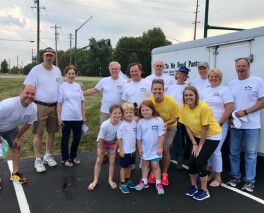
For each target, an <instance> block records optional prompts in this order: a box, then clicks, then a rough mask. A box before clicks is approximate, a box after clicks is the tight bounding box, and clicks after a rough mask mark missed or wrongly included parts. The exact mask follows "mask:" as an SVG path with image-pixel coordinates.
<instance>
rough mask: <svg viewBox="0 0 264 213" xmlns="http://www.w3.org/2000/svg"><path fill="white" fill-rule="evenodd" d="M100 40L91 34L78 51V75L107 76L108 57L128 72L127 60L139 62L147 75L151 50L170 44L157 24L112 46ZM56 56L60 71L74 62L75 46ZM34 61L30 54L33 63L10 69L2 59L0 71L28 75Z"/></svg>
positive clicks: (61, 51)
mask: <svg viewBox="0 0 264 213" xmlns="http://www.w3.org/2000/svg"><path fill="white" fill-rule="evenodd" d="M103 41H105V42H102V40H100V41H96V39H95V38H91V39H90V40H89V44H88V45H87V48H85V49H79V50H78V51H77V61H76V67H77V70H78V74H79V75H80V76H97V77H98V76H100V77H106V76H109V69H108V65H109V63H110V62H111V61H118V62H119V63H120V64H121V70H122V71H123V72H124V73H125V74H127V75H129V70H128V65H129V64H130V63H133V62H137V63H141V64H142V66H143V73H142V75H143V76H147V75H149V74H150V73H151V50H152V49H153V48H156V47H161V46H166V45H170V44H171V42H170V41H168V40H166V36H165V34H164V33H163V31H162V30H161V29H160V28H153V29H150V30H148V31H147V32H144V33H143V34H142V36H140V37H122V38H120V39H119V40H118V42H117V45H116V48H115V49H113V48H112V45H111V42H110V40H109V39H105V40H103ZM42 54H43V50H40V55H42ZM70 56H71V59H70ZM57 57H58V66H59V68H60V69H61V70H62V71H63V70H64V69H65V67H66V66H68V65H69V64H70V61H71V62H72V64H73V62H74V49H68V50H66V51H63V50H59V51H58V52H57ZM35 65H36V57H33V63H30V64H27V65H25V66H24V67H22V68H18V67H16V66H15V67H13V68H11V69H10V70H9V69H8V63H7V61H6V59H5V60H4V61H2V62H1V73H10V74H19V73H20V74H25V75H27V74H28V73H29V71H30V70H31V69H32V67H34V66H35Z"/></svg>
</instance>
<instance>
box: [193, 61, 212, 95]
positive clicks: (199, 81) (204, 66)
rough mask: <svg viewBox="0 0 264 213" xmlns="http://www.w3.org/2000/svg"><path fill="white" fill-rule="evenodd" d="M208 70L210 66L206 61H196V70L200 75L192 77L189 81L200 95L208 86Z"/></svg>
mask: <svg viewBox="0 0 264 213" xmlns="http://www.w3.org/2000/svg"><path fill="white" fill-rule="evenodd" d="M209 70H210V67H209V64H208V63H207V62H206V61H200V62H199V63H198V72H199V75H200V77H198V78H196V79H194V80H193V81H192V82H191V86H194V87H195V88H196V89H197V91H198V93H199V95H201V93H202V91H203V90H204V89H205V88H207V87H210V83H209V81H208V78H207V74H208V72H209Z"/></svg>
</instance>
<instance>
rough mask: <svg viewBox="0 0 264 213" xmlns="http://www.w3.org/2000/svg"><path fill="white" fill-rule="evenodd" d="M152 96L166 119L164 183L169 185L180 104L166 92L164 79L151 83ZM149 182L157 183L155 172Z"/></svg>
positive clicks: (155, 104)
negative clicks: (171, 151)
mask: <svg viewBox="0 0 264 213" xmlns="http://www.w3.org/2000/svg"><path fill="white" fill-rule="evenodd" d="M151 92H152V96H151V97H150V98H149V100H150V101H151V102H152V103H153V104H154V106H155V108H156V110H157V111H158V112H159V114H160V117H161V118H162V120H163V121H164V125H165V128H167V132H166V136H165V140H164V144H163V157H162V175H161V177H162V178H161V183H162V185H166V186H167V185H169V179H168V168H169V165H170V160H171V157H170V147H171V144H172V141H173V139H174V136H175V133H176V130H177V119H178V117H179V106H178V104H177V102H176V101H175V100H174V99H173V98H172V97H171V96H168V95H165V94H164V81H163V80H162V79H155V80H153V81H152V85H151ZM148 182H149V183H155V176H154V174H153V172H151V173H150V176H149V180H148Z"/></svg>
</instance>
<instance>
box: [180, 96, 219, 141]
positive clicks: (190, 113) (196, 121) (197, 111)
mask: <svg viewBox="0 0 264 213" xmlns="http://www.w3.org/2000/svg"><path fill="white" fill-rule="evenodd" d="M179 121H180V122H181V123H183V124H184V125H185V126H188V127H189V128H190V130H191V131H192V132H193V135H194V136H198V137H201V136H202V128H203V126H205V125H208V124H209V125H210V126H209V132H208V136H212V135H215V134H218V133H221V132H222V129H221V127H220V125H219V124H218V123H217V121H216V120H215V119H214V116H213V111H212V109H211V108H210V107H209V106H208V105H207V104H206V103H205V102H202V101H199V103H198V106H196V107H195V108H194V109H190V107H189V105H188V104H182V106H181V109H180V120H179Z"/></svg>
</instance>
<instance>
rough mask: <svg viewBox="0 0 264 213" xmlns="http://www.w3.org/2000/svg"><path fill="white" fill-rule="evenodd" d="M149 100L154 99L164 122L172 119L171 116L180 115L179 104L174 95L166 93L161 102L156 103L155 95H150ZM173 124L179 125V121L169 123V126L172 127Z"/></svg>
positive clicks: (176, 116)
mask: <svg viewBox="0 0 264 213" xmlns="http://www.w3.org/2000/svg"><path fill="white" fill-rule="evenodd" d="M148 100H150V101H152V103H153V104H154V106H155V108H156V110H157V111H158V112H159V114H160V117H161V118H162V120H163V121H164V122H166V121H168V120H170V119H171V118H178V117H179V114H180V113H179V112H180V110H179V106H178V104H177V102H176V101H175V100H174V99H173V98H172V97H170V96H168V95H164V100H163V101H162V102H160V103H156V102H155V100H154V97H153V96H151V97H149V98H148ZM173 126H177V121H176V122H174V123H172V124H169V125H168V126H167V127H168V128H170V127H173Z"/></svg>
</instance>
